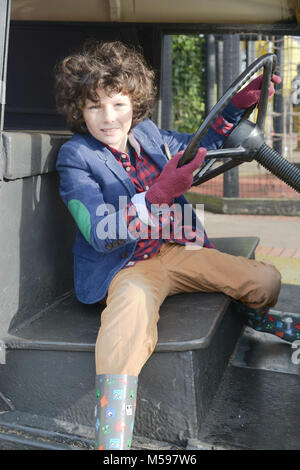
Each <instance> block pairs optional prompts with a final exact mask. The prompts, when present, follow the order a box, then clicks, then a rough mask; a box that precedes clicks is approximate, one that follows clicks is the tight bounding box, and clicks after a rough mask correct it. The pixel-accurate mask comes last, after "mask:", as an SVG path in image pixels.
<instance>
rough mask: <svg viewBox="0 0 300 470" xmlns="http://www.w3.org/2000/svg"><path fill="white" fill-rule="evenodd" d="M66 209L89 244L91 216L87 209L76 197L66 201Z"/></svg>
mask: <svg viewBox="0 0 300 470" xmlns="http://www.w3.org/2000/svg"><path fill="white" fill-rule="evenodd" d="M68 209H69V211H70V212H71V214H72V216H73V218H74V220H75V222H76V224H77V225H78V228H79V230H80V232H81V233H82V235H83V236H84V238H85V239H86V241H87V242H88V243H89V244H91V238H90V236H91V216H90V213H89V211H88V209H87V208H86V207H85V205H84V204H82V202H81V201H79V200H78V199H71V201H69V203H68Z"/></svg>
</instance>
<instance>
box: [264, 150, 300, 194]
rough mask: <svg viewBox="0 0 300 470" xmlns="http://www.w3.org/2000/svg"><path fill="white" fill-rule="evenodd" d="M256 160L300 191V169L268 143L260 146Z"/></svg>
mask: <svg viewBox="0 0 300 470" xmlns="http://www.w3.org/2000/svg"><path fill="white" fill-rule="evenodd" d="M255 160H257V161H258V163H260V164H261V165H262V166H264V167H265V168H266V169H267V170H269V171H270V172H271V173H273V175H276V176H278V178H280V179H281V180H282V181H284V182H285V183H286V184H288V185H289V186H291V187H292V188H293V189H295V190H296V191H298V193H300V170H299V168H297V167H296V166H295V165H293V164H292V163H291V162H289V161H288V160H286V159H285V158H283V157H282V156H281V155H280V154H279V153H278V152H276V150H273V149H271V147H269V146H268V145H267V144H265V143H264V144H262V146H261V147H260V148H259V150H258V152H257V154H256V156H255Z"/></svg>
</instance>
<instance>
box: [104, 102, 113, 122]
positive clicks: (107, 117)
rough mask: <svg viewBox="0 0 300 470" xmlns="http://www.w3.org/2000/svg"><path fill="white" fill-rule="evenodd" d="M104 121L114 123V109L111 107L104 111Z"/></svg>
mask: <svg viewBox="0 0 300 470" xmlns="http://www.w3.org/2000/svg"><path fill="white" fill-rule="evenodd" d="M103 119H104V121H105V122H112V121H114V119H115V112H114V109H113V108H112V107H110V106H107V107H105V108H104V110H103Z"/></svg>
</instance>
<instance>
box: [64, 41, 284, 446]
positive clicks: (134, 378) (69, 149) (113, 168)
mask: <svg viewBox="0 0 300 470" xmlns="http://www.w3.org/2000/svg"><path fill="white" fill-rule="evenodd" d="M272 80H273V81H274V82H276V83H278V82H279V81H280V79H279V77H276V76H275V75H274V76H273V78H272ZM260 84H261V77H259V78H258V79H255V80H253V81H252V82H251V83H250V84H249V85H248V86H247V87H246V88H244V89H243V90H242V91H240V92H239V93H238V94H237V95H236V96H235V97H234V99H233V100H232V102H231V103H230V104H229V105H228V106H227V107H226V108H225V109H224V111H223V113H222V115H221V116H219V118H218V120H217V121H216V123H214V124H213V126H212V127H211V129H210V130H209V132H208V133H207V135H206V136H205V137H204V138H203V140H202V142H201V146H200V147H199V150H198V153H197V155H196V157H195V158H194V160H193V161H192V162H190V163H189V164H187V165H184V166H183V167H181V168H178V167H177V164H178V161H179V160H180V157H181V156H182V153H183V151H184V149H185V148H186V147H187V145H188V143H189V141H190V139H191V135H189V134H179V133H177V132H175V131H164V130H161V129H158V128H157V126H156V125H155V124H154V123H153V122H152V121H151V120H150V119H148V118H149V116H150V115H151V110H152V107H153V104H154V100H155V88H154V73H153V72H152V70H150V68H149V67H148V66H147V65H146V63H145V61H144V59H143V57H142V56H141V55H140V54H139V53H138V52H136V51H134V50H133V49H131V48H129V47H127V46H125V45H123V44H122V43H120V42H112V43H101V44H96V45H94V46H90V47H89V48H87V49H84V50H83V51H82V52H81V53H78V54H74V55H72V56H69V57H67V58H65V59H64V60H63V61H62V62H61V63H60V64H59V66H58V67H57V70H56V90H57V91H56V98H57V107H58V110H59V112H60V113H62V114H63V115H64V116H65V117H66V118H67V122H68V125H69V127H70V129H71V130H72V131H73V132H75V134H74V135H73V136H72V138H71V139H70V140H69V141H68V142H67V143H66V144H64V145H63V146H62V148H61V149H60V152H59V156H58V160H57V170H58V172H59V174H60V194H61V196H62V198H63V200H64V202H65V204H66V205H67V207H68V209H69V210H70V212H71V214H72V216H73V217H74V219H75V221H76V223H77V225H78V229H79V230H78V232H77V236H76V240H75V243H74V246H73V252H74V255H75V256H74V278H75V291H76V295H77V297H78V299H79V300H80V301H81V302H83V303H96V302H99V301H106V307H105V308H104V310H103V312H102V315H101V328H100V330H99V334H98V338H97V341H96V351H95V359H96V395H97V405H96V440H95V448H96V449H129V448H130V445H131V438H132V431H133V422H134V410H135V400H136V391H137V382H138V375H139V373H140V370H141V368H142V367H143V365H144V364H145V362H146V361H147V359H148V358H149V356H150V355H151V354H152V352H153V350H154V348H155V345H156V342H157V322H158V319H159V308H160V305H161V304H162V302H163V301H164V299H165V298H166V297H167V296H169V295H175V294H177V293H180V292H199V291H203V292H218V291H219V292H223V293H225V294H227V295H229V296H231V297H232V298H233V299H235V300H237V301H239V302H242V303H243V304H244V305H246V306H248V307H251V308H255V309H261V308H264V307H272V306H274V305H275V304H276V301H277V298H278V294H279V290H280V273H279V272H278V271H277V270H276V268H275V267H273V266H271V265H269V264H265V263H259V262H257V261H255V260H248V259H246V258H242V257H234V256H230V255H228V254H225V253H221V252H219V251H218V250H216V249H214V247H213V246H212V244H211V243H210V242H209V240H208V238H207V236H206V233H205V231H204V229H203V228H202V226H201V224H200V222H199V220H198V218H197V216H196V214H195V213H194V212H193V211H192V209H191V206H190V205H189V204H188V201H187V200H186V199H185V197H184V196H183V193H184V192H185V191H187V190H188V189H189V188H190V186H191V184H192V181H193V172H195V170H197V169H198V168H199V167H200V166H201V164H202V162H203V161H204V159H205V155H206V149H210V148H219V147H221V145H222V144H223V142H224V140H225V139H226V137H227V135H228V134H229V133H230V131H231V130H232V128H233V127H234V126H235V125H236V124H237V123H238V122H239V120H240V119H241V117H242V116H243V114H244V112H245V109H247V108H248V107H250V106H252V105H253V104H256V103H258V101H259V94H260V91H259V88H260ZM273 92H274V88H273V86H271V88H270V95H271V94H272V93H273ZM169 153H170V154H171V155H172V158H171V160H168V154H169ZM186 208H188V209H189V211H187V217H183V218H182V214H184V211H185V209H186ZM171 209H172V210H171ZM166 228H168V230H166ZM166 233H167V235H166V236H165V234H166ZM191 247H193V248H198V249H196V250H192V251H191V250H188V249H187V248H191ZM266 311H267V309H266ZM262 320H263V318H260V320H259V321H260V324H259V325H258V327H261V325H262ZM256 326H257V325H256Z"/></svg>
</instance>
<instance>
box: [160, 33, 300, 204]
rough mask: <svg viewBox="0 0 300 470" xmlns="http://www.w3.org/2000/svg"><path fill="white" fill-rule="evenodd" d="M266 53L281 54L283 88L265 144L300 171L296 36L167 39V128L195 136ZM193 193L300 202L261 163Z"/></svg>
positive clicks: (272, 105) (163, 115)
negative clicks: (227, 93)
mask: <svg viewBox="0 0 300 470" xmlns="http://www.w3.org/2000/svg"><path fill="white" fill-rule="evenodd" d="M266 53H274V54H276V56H277V67H276V71H275V72H276V74H278V75H280V76H281V78H282V83H281V84H279V85H276V92H275V95H274V96H273V98H272V99H271V100H269V106H268V113H267V119H266V124H265V141H266V143H267V144H268V145H270V146H271V147H272V148H274V149H275V150H277V151H278V152H279V153H280V154H281V155H283V157H284V158H286V159H288V160H289V161H291V162H293V163H294V164H295V165H297V166H299V167H300V38H299V37H296V36H286V35H282V36H278V35H276V36H271V35H270V36H266V35H259V34H252V33H251V34H247V33H245V34H226V35H219V34H218V35H215V34H205V35H204V34H195V35H192V34H190V35H166V36H165V38H164V47H163V60H162V64H163V70H162V86H161V93H162V103H163V106H162V109H161V112H160V113H159V115H160V119H161V122H160V123H159V124H160V125H161V127H163V128H165V129H176V130H178V131H181V132H194V131H195V130H196V129H197V128H198V127H199V125H200V124H201V122H202V121H203V119H204V117H205V115H206V114H207V113H208V112H209V111H210V109H211V108H212V107H213V106H214V104H215V103H216V102H217V100H218V99H219V98H220V97H221V96H222V95H223V94H224V92H225V91H226V89H227V88H228V87H229V86H230V84H231V83H232V82H233V81H234V80H235V79H236V78H237V76H238V75H239V74H240V73H241V72H242V71H243V70H245V68H247V67H248V66H249V65H250V64H251V63H252V62H253V61H254V60H255V59H256V58H258V57H260V56H261V55H263V54H266ZM259 73H262V70H261V71H260V72H259ZM253 118H254V119H255V116H254V115H252V116H251V117H250V120H252V119H253ZM192 191H194V192H197V193H200V194H203V195H209V196H216V197H239V198H282V199H300V194H299V193H298V192H296V191H295V190H293V189H292V188H290V187H289V186H288V185H287V184H285V183H284V182H282V181H281V180H279V179H278V178H277V177H276V176H274V175H272V174H270V173H269V172H268V171H267V170H266V169H265V168H264V167H262V166H261V165H259V164H258V163H257V162H256V161H253V162H250V163H243V164H242V165H241V166H239V167H237V168H234V169H233V170H231V171H228V172H226V173H225V174H224V175H220V176H218V177H216V178H214V179H212V180H210V181H208V182H206V183H204V184H202V185H200V186H198V187H194V188H193V189H192Z"/></svg>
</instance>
